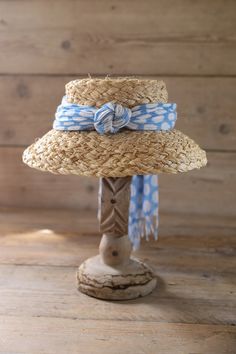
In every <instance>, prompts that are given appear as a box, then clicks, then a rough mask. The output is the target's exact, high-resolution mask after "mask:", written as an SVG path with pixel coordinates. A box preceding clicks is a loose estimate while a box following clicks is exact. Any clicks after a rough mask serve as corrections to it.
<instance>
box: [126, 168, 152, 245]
mask: <svg viewBox="0 0 236 354" xmlns="http://www.w3.org/2000/svg"><path fill="white" fill-rule="evenodd" d="M158 203H159V201H158V176H149V175H148V176H133V178H132V183H131V193H130V207H129V238H130V241H131V242H132V244H133V247H134V248H135V249H137V248H138V247H139V244H140V239H141V237H146V239H148V237H149V235H151V234H152V235H154V237H155V239H157V236H158Z"/></svg>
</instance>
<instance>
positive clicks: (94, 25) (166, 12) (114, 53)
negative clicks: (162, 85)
mask: <svg viewBox="0 0 236 354" xmlns="http://www.w3.org/2000/svg"><path fill="white" fill-rule="evenodd" d="M235 9H236V5H235V1H233V0H227V1H224V0H217V1H213V0H212V1H204V0H200V1H197V2H193V1H190V0H181V1H166V2H165V1H161V0H158V1H156V0H149V1H142V0H138V1H135V4H134V2H133V1H132V0H128V1H119V2H118V1H112V2H111V1H109V0H94V1H91V0H89V1H85V0H77V1H71V0H69V1H65V0H64V1H62V0H60V1H56V0H50V1H48V0H45V1H41V0H35V1H30V0H24V1H19V0H12V1H10V2H9V1H7V0H5V1H0V13H1V23H0V25H1V32H0V45H1V48H2V50H1V56H0V72H1V73H17V74H18V73H43V74H44V73H48V74H58V73H64V74H68V73H69V74H70V73H73V74H74V73H80V74H87V72H88V71H89V72H91V73H97V74H99V73H100V74H104V73H105V74H106V73H116V74H121V73H122V74H126V73H128V74H151V75H153V74H167V73H168V74H190V75H191V74H207V75H230V74H235V73H236V62H235V60H234V58H235V54H236V46H235V31H236V21H235ZM39 33H40V35H39ZM88 63H89V65H88Z"/></svg>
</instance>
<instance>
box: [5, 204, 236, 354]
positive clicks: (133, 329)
mask: <svg viewBox="0 0 236 354" xmlns="http://www.w3.org/2000/svg"><path fill="white" fill-rule="evenodd" d="M36 215H38V218H37V217H36ZM56 216H57V218H56ZM68 216H69V214H68V212H67V211H65V212H64V214H62V212H61V211H56V210H52V211H48V213H46V212H45V210H43V211H42V212H41V211H40V210H39V211H38V212H37V214H36V213H35V211H31V210H28V211H27V210H25V212H22V211H21V212H15V213H12V214H10V213H9V212H8V213H4V212H3V211H1V212H0V221H1V223H0V236H1V237H0V248H1V253H0V274H1V276H0V333H1V340H0V353H4V354H6V353H24V354H38V353H39V352H40V353H45V354H54V353H63V354H64V353H65V352H68V353H71V354H74V353H78V348H79V350H80V351H81V352H82V353H84V354H87V353H88V354H90V353H101V351H102V352H103V353H114V354H117V353H120V352H123V353H125V354H129V353H130V354H131V353H132V354H133V353H134V352H135V353H140V354H141V353H146V354H150V353H153V354H156V353H157V352H158V353H163V354H164V353H166V354H170V353H176V354H182V353H201V354H211V353H212V354H213V353H214V354H234V353H235V346H236V329H235V328H236V327H235V324H236V313H235V305H236V303H235V302H236V297H235V293H236V284H235V269H236V264H235V262H236V261H235V259H236V258H235V246H236V238H235V234H234V235H232V236H226V237H225V236H224V237H220V236H217V234H215V235H214V236H208V235H207V234H204V235H202V237H200V238H196V237H192V236H189V235H187V236H176V235H172V236H167V237H160V239H159V241H158V242H148V243H143V245H142V248H141V250H140V251H139V252H138V253H136V256H138V257H139V258H141V259H142V260H145V262H147V263H148V264H150V265H152V266H153V269H154V271H155V274H156V275H157V277H158V284H159V286H158V287H157V288H156V289H155V291H154V292H153V293H152V294H151V295H150V296H148V297H146V298H142V299H137V300H132V301H127V302H119V303H117V302H116V303H113V302H101V301H98V300H96V299H93V298H89V297H87V296H84V295H83V294H81V293H79V292H77V290H76V286H75V271H76V268H77V266H78V264H80V263H81V262H82V261H83V260H85V259H86V258H87V257H89V256H92V255H95V254H96V253H97V246H98V243H99V240H100V237H98V236H97V232H95V234H94V235H91V236H90V237H88V233H90V232H91V231H92V229H91V224H93V222H94V221H93V217H91V216H90V220H91V221H90V220H89V216H88V215H87V216H85V217H84V221H83V222H81V223H79V224H78V225H77V227H78V230H77V231H78V232H79V234H75V233H69V234H65V233H64V232H61V231H60V230H59V229H60V227H61V226H60V225H62V224H64V225H68V224H69V223H70V224H71V226H72V228H73V227H74V225H72V223H71V220H72V219H69V217H68ZM73 217H74V216H72V218H73ZM34 219H35V221H36V220H37V222H38V224H36V223H35V221H34ZM85 221H86V222H85ZM44 225H47V226H48V227H49V226H50V227H51V231H50V230H45V229H44V230H43V229H42V228H44ZM68 226H69V225H68ZM54 229H55V230H57V231H54ZM42 338H43V340H42Z"/></svg>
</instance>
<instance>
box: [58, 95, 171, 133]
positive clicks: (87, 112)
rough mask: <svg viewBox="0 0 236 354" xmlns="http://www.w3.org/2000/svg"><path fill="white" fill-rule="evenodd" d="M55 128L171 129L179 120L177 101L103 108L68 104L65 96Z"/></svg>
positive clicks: (115, 105)
mask: <svg viewBox="0 0 236 354" xmlns="http://www.w3.org/2000/svg"><path fill="white" fill-rule="evenodd" d="M55 117H56V119H55V121H54V124H53V128H54V129H56V130H71V131H73V130H96V131H97V132H98V133H100V134H105V133H117V132H118V131H119V130H120V129H122V128H126V129H130V130H154V131H156V130H169V129H172V128H173V127H174V125H175V121H176V119H177V113H176V104H175V103H147V104H141V105H138V106H135V107H133V108H131V109H130V108H127V107H123V106H122V105H120V104H116V103H113V102H108V103H105V104H104V105H103V106H102V107H100V108H96V107H92V106H83V105H77V104H73V103H69V102H68V101H67V99H66V96H64V97H63V99H62V103H61V104H60V106H58V108H57V111H56V115H55Z"/></svg>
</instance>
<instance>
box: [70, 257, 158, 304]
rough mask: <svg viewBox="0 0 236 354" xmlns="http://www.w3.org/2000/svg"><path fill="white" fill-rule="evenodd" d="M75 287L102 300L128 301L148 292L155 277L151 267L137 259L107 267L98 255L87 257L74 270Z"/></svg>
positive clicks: (153, 283)
mask: <svg viewBox="0 0 236 354" xmlns="http://www.w3.org/2000/svg"><path fill="white" fill-rule="evenodd" d="M77 280H78V289H79V290H80V291H81V292H82V293H85V294H87V295H89V296H93V297H96V298H99V299H104V300H129V299H135V298H137V297H141V296H145V295H148V294H149V293H150V292H151V291H152V290H153V289H154V288H155V287H156V283H157V280H156V278H155V276H154V274H153V272H152V270H151V269H150V268H149V267H148V266H147V265H146V264H145V263H143V262H141V261H139V260H138V259H135V258H131V259H130V260H129V262H128V263H126V264H124V265H118V266H115V267H114V266H113V267H111V266H108V265H106V264H104V263H103V261H102V259H101V257H100V255H98V256H95V257H92V258H89V259H87V260H86V261H85V262H84V263H82V264H81V266H80V267H79V269H78V272H77Z"/></svg>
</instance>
